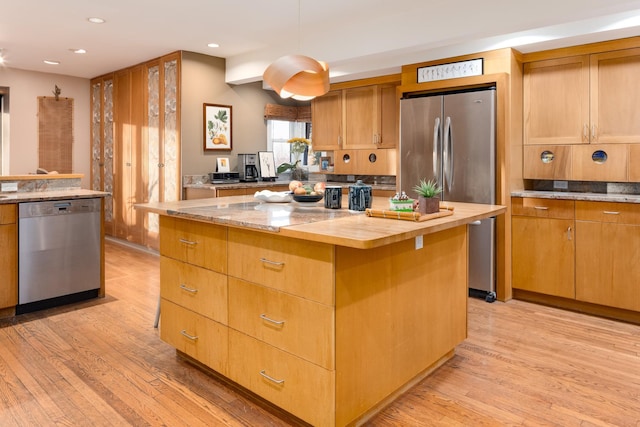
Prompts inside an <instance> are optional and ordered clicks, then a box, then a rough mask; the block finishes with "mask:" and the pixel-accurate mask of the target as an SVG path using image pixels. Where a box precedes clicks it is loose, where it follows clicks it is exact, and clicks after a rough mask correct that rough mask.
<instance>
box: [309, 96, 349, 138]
mask: <svg viewBox="0 0 640 427" xmlns="http://www.w3.org/2000/svg"><path fill="white" fill-rule="evenodd" d="M311 111H312V113H311V117H312V119H311V120H312V128H313V138H312V140H313V150H314V151H332V150H339V149H340V146H341V144H342V91H341V90H336V91H331V92H328V93H327V94H325V95H323V96H320V97H317V98H314V99H313V101H311Z"/></svg>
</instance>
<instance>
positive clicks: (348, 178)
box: [347, 175, 356, 182]
mask: <svg viewBox="0 0 640 427" xmlns="http://www.w3.org/2000/svg"><path fill="white" fill-rule="evenodd" d="M355 180H356V177H355V175H347V181H349V182H351V181H355Z"/></svg>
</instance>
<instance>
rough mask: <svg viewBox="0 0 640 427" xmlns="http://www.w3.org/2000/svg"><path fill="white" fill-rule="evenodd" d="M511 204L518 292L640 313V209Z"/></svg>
mask: <svg viewBox="0 0 640 427" xmlns="http://www.w3.org/2000/svg"><path fill="white" fill-rule="evenodd" d="M511 206H512V210H513V216H512V239H513V242H512V264H513V287H514V289H515V290H516V291H517V290H524V291H530V292H535V293H537V294H541V295H552V296H558V297H563V298H567V299H570V300H575V301H574V302H573V303H570V304H568V307H570V308H573V309H575V308H576V306H575V304H576V301H578V302H586V303H591V304H597V305H598V306H601V307H600V308H598V309H590V308H589V306H579V308H580V309H582V310H586V311H589V310H592V311H593V312H594V313H599V314H602V313H606V314H607V315H610V316H613V317H616V314H615V313H614V312H612V311H611V310H610V308H615V309H624V310H631V311H636V312H640V264H638V256H639V254H640V206H639V205H637V204H634V203H614V202H591V201H580V200H578V201H575V202H574V201H570V200H553V199H537V198H512V204H511ZM574 230H575V233H574ZM516 295H517V294H516ZM572 304H573V305H572ZM603 308H608V309H609V311H606V310H604V309H603ZM619 316H622V315H619ZM622 318H624V317H622Z"/></svg>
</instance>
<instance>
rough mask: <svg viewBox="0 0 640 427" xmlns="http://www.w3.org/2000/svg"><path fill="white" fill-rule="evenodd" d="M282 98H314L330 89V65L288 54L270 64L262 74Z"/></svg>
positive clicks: (302, 99)
mask: <svg viewBox="0 0 640 427" xmlns="http://www.w3.org/2000/svg"><path fill="white" fill-rule="evenodd" d="M262 78H263V79H264V81H265V82H266V83H267V84H268V85H269V86H271V87H272V88H273V90H275V91H276V93H277V94H278V95H280V96H281V97H282V98H293V99H297V100H299V101H306V100H309V99H313V98H315V97H316V96H321V95H324V94H325V93H327V92H328V91H329V66H328V65H327V63H325V62H322V61H316V60H315V59H313V58H310V57H308V56H304V55H286V56H283V57H281V58H278V59H277V60H276V61H275V62H274V63H273V64H271V65H269V66H268V67H267V69H266V70H265V71H264V74H263V76H262Z"/></svg>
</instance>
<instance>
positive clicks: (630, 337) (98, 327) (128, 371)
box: [0, 241, 640, 426]
mask: <svg viewBox="0 0 640 427" xmlns="http://www.w3.org/2000/svg"><path fill="white" fill-rule="evenodd" d="M106 249H107V257H106V262H107V283H106V286H107V297H106V298H104V299H97V300H92V301H90V302H85V303H80V304H76V305H72V306H67V307H63V308H57V309H52V310H47V311H44V312H39V313H31V314H27V315H22V316H18V317H16V318H12V319H6V320H3V321H0V426H52V425H62V426H128V425H132V426H147V425H148V426H159V425H166V426H265V425H269V426H286V425H289V422H287V421H286V420H284V419H283V418H282V417H279V416H277V414H274V413H273V412H272V411H269V410H267V409H265V408H263V407H262V406H260V405H257V404H255V403H253V402H252V401H251V400H248V399H247V398H246V397H245V396H244V395H243V394H241V393H238V392H236V391H234V390H232V389H230V388H229V387H227V386H225V385H224V384H223V383H221V382H219V381H217V380H216V379H214V378H212V377H211V376H209V375H207V374H205V373H203V372H202V371H200V370H198V369H195V368H194V367H192V366H191V365H189V364H188V363H186V362H184V361H183V360H182V359H180V358H178V357H176V355H175V351H174V350H172V349H171V348H170V347H169V346H168V345H166V344H164V343H163V342H162V341H160V339H159V338H158V332H157V330H155V329H153V326H152V324H153V318H154V313H155V307H156V302H157V298H158V288H159V284H158V281H159V278H158V276H159V274H158V273H159V272H158V270H159V267H158V264H159V262H158V258H157V257H156V256H155V255H152V254H148V253H145V252H142V251H138V250H134V249H131V248H128V247H125V246H122V245H119V244H115V243H113V242H109V241H108V242H107V244H106ZM0 274H1V273H0ZM354 356H355V357H366V355H358V354H357V353H355V354H354ZM639 402H640V327H639V326H634V325H629V324H624V323H619V322H615V321H610V320H604V319H599V318H596V317H590V316H586V315H581V314H576V313H570V312H566V311H561V310H557V309H552V308H547V307H543V306H538V305H533V304H529V303H525V302H521V301H511V302H509V303H506V304H505V303H500V302H496V303H493V304H488V303H486V302H484V301H482V300H477V299H470V300H469V338H468V339H467V340H466V341H465V342H464V343H463V344H462V345H460V346H459V348H458V349H457V350H456V356H455V357H454V358H453V359H451V360H450V361H449V362H448V363H446V364H445V365H444V366H443V367H441V368H440V369H439V370H438V371H437V372H435V373H434V374H433V375H432V376H431V377H429V378H427V379H426V380H424V381H422V382H421V383H420V384H418V385H417V386H416V387H414V388H413V389H411V390H410V391H409V392H407V393H406V394H404V395H403V396H402V397H401V398H400V399H399V400H397V401H396V402H395V403H393V404H392V405H391V406H389V407H387V408H386V409H385V410H384V411H383V412H381V413H380V414H378V415H377V416H376V417H375V418H373V419H372V420H370V421H369V422H368V425H370V426H430V425H437V426H440V425H446V426H451V425H460V426H482V425H487V426H489V425H491V426H493V425H510V426H517V425H523V426H541V425H557V426H640V403H639Z"/></svg>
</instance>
